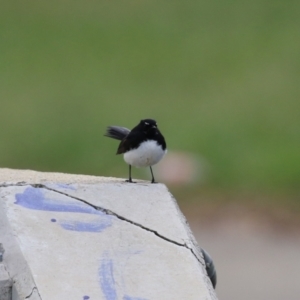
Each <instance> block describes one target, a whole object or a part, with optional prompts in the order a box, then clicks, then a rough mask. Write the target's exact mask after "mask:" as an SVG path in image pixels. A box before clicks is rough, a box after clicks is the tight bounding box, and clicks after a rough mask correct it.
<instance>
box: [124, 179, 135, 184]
mask: <svg viewBox="0 0 300 300" xmlns="http://www.w3.org/2000/svg"><path fill="white" fill-rule="evenodd" d="M125 181H126V182H129V183H136V182H135V181H132V179H131V178H129V179H126V180H125Z"/></svg>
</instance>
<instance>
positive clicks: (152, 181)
mask: <svg viewBox="0 0 300 300" xmlns="http://www.w3.org/2000/svg"><path fill="white" fill-rule="evenodd" d="M150 171H151V175H152V180H151V183H157V182H156V181H155V179H154V176H153V171H152V168H151V166H150Z"/></svg>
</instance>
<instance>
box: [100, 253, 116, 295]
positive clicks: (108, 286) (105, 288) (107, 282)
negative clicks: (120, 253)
mask: <svg viewBox="0 0 300 300" xmlns="http://www.w3.org/2000/svg"><path fill="white" fill-rule="evenodd" d="M98 272H99V277H100V285H101V289H102V292H103V294H104V296H105V299H106V300H116V299H117V292H116V287H115V280H114V274H113V261H112V260H111V259H109V258H106V257H104V258H103V259H102V261H101V265H100V267H99V271H98Z"/></svg>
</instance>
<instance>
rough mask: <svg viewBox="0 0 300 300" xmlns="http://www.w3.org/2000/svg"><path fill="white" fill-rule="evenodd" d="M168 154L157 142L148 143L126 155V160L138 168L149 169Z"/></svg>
mask: <svg viewBox="0 0 300 300" xmlns="http://www.w3.org/2000/svg"><path fill="white" fill-rule="evenodd" d="M166 152H167V150H163V149H162V147H161V146H159V145H158V144H157V142H156V141H146V142H143V143H142V144H141V145H140V146H139V148H137V149H133V150H130V151H128V152H126V153H124V160H125V161H126V163H128V164H129V165H132V166H135V167H137V168H139V167H149V166H153V165H155V164H157V163H158V162H159V161H160V160H161V159H162V158H163V156H164V155H165V153H166Z"/></svg>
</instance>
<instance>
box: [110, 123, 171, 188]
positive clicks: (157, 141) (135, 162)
mask: <svg viewBox="0 0 300 300" xmlns="http://www.w3.org/2000/svg"><path fill="white" fill-rule="evenodd" d="M105 136H107V137H110V138H113V139H116V140H120V141H121V143H120V144H119V147H118V151H117V154H124V160H125V162H126V163H127V164H129V179H128V180H126V181H128V182H132V178H131V166H134V167H137V168H139V167H150V171H151V175H152V181H151V183H155V179H154V176H153V172H152V168H151V166H153V165H155V164H157V163H158V162H159V161H160V160H161V159H162V158H163V156H164V155H165V153H166V152H167V145H166V141H165V139H164V137H163V135H162V134H161V133H160V131H159V130H158V128H157V124H156V121H155V120H152V119H145V120H141V121H140V123H139V124H138V125H137V126H135V127H134V128H133V129H132V130H129V129H127V128H125V127H120V126H109V127H107V130H106V133H105Z"/></svg>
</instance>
